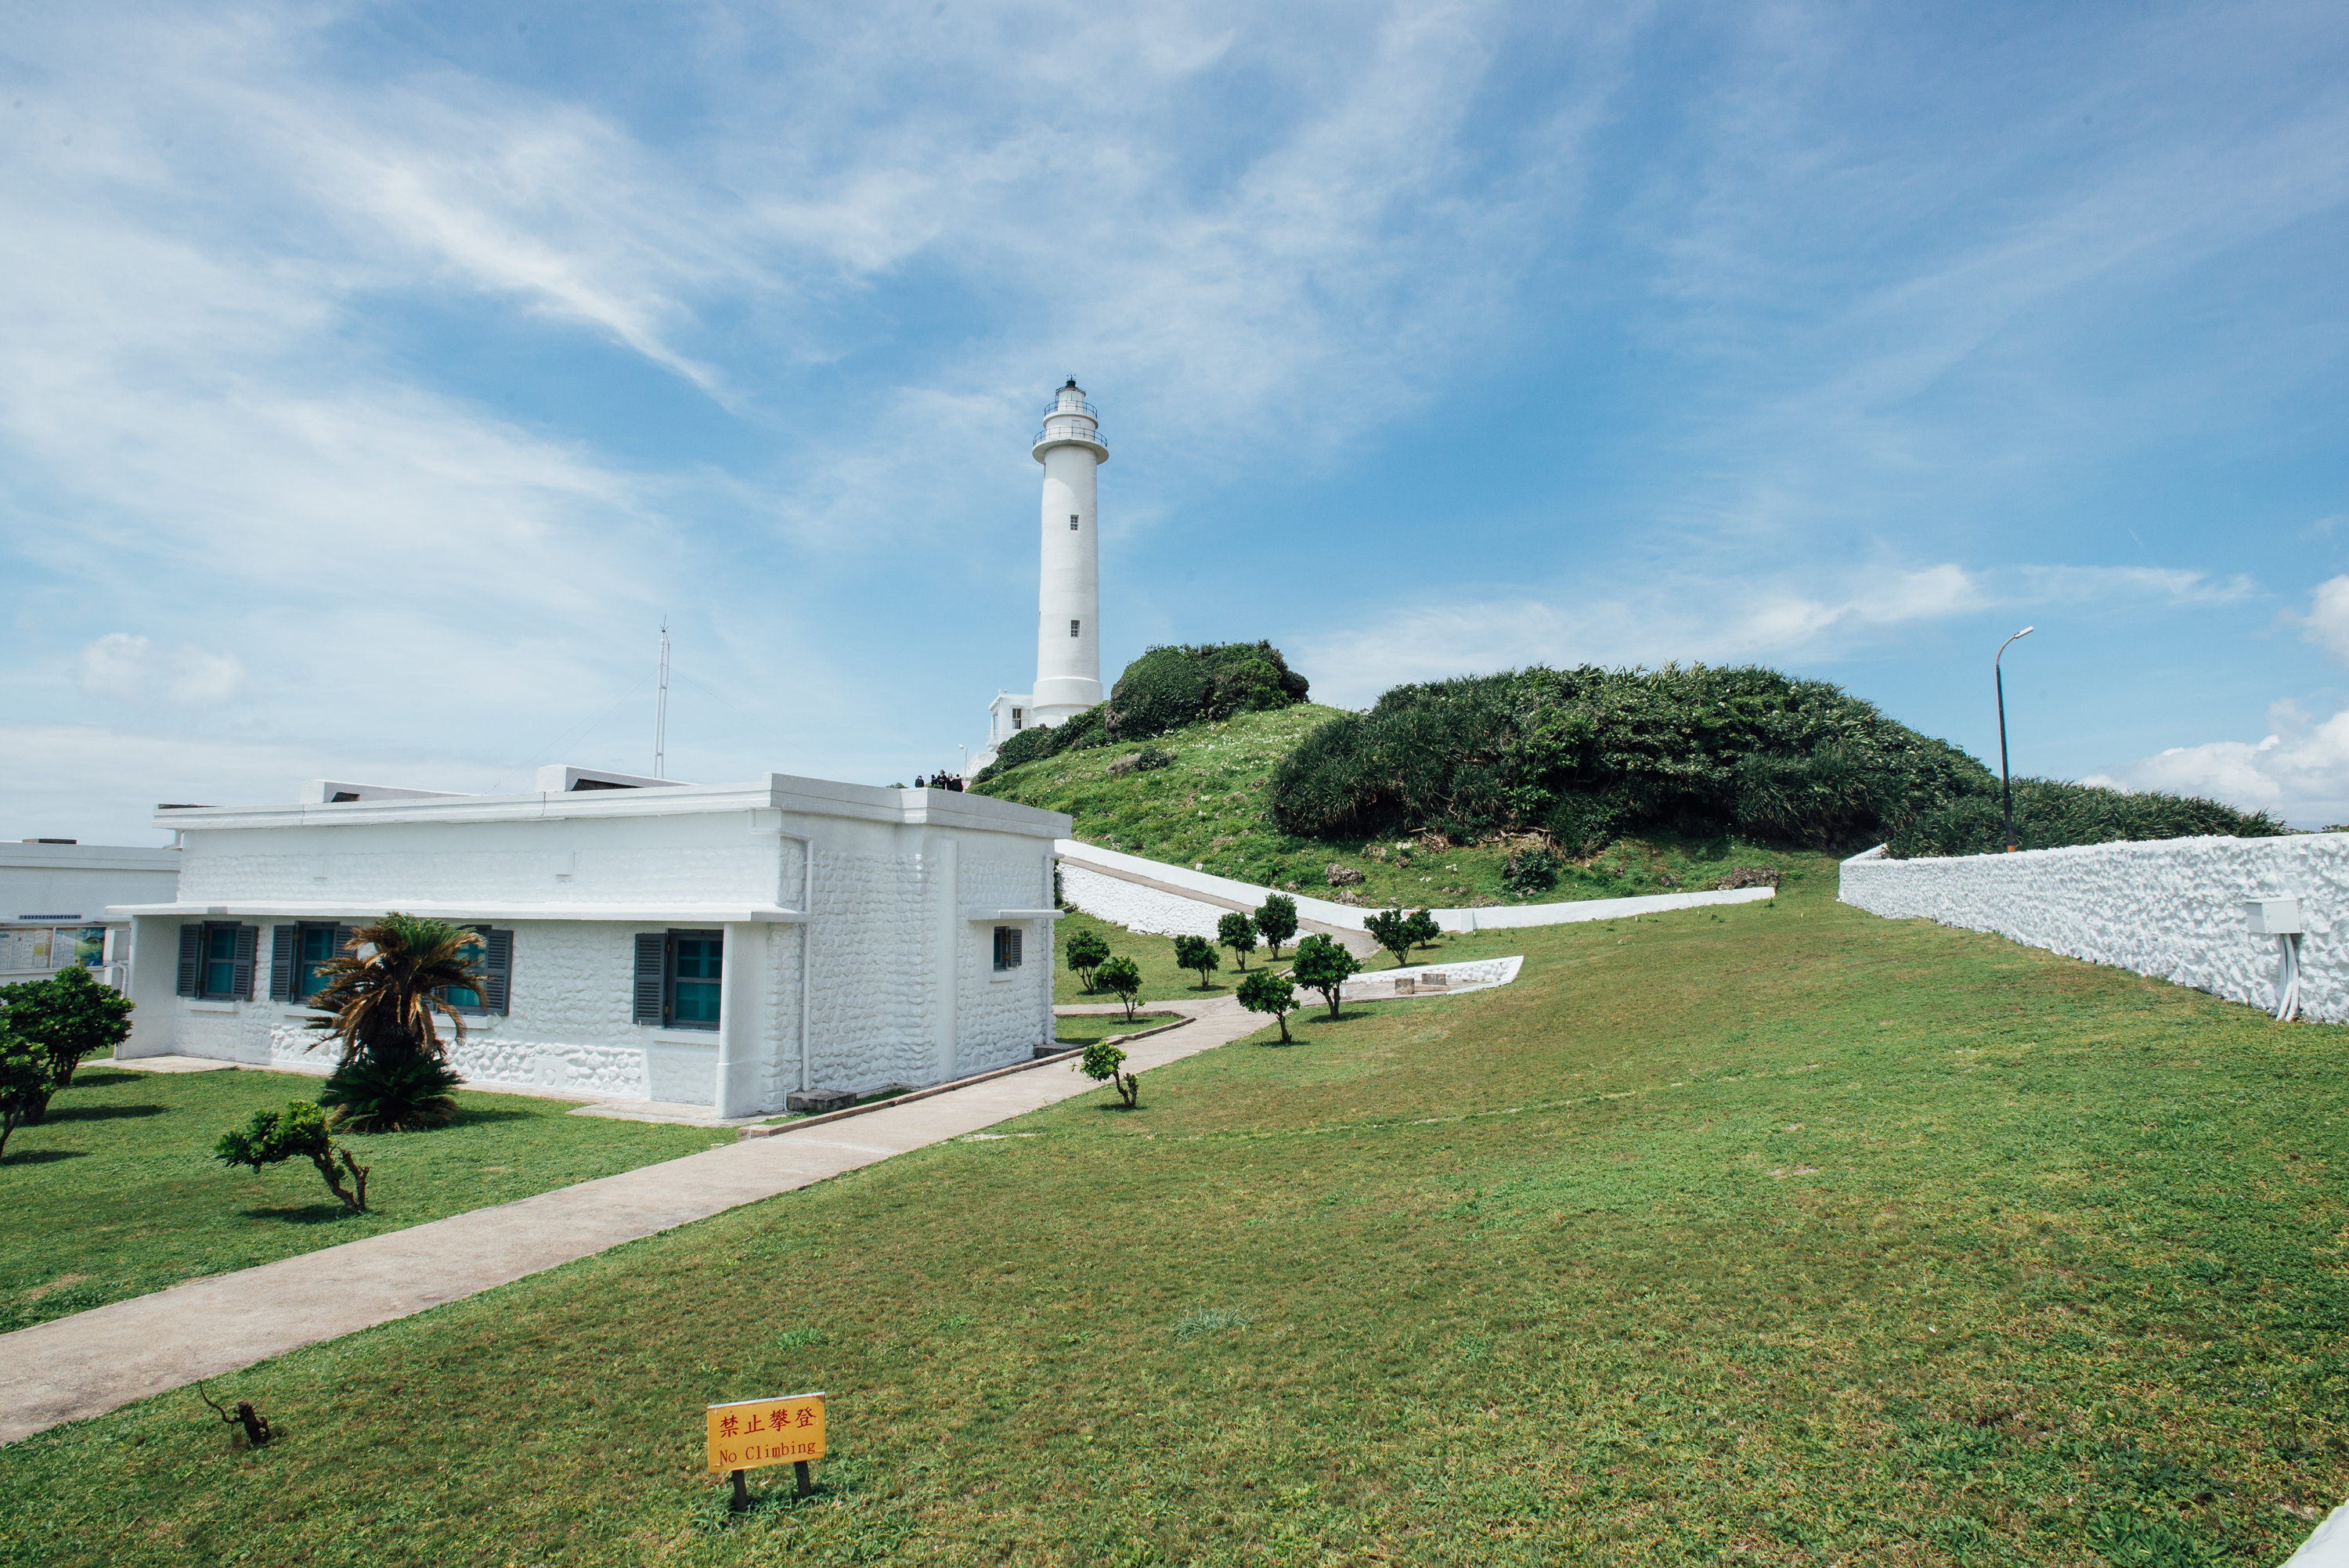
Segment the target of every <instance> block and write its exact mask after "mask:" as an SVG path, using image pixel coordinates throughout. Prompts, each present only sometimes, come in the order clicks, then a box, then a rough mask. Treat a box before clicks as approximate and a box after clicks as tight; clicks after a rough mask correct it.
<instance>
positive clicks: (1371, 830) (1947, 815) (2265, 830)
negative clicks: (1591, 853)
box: [1269, 665, 2284, 853]
mask: <svg viewBox="0 0 2349 1568" xmlns="http://www.w3.org/2000/svg"><path fill="white" fill-rule="evenodd" d="M2060 789H2063V790H2064V791H2069V792H2070V793H2068V794H2066V795H2064V797H2063V799H2062V800H2061V801H2060V802H2059V801H2058V800H2057V799H2056V798H2055V797H2054V795H2052V794H2051V795H2050V796H2048V797H2047V799H2046V801H2045V807H2046V809H2045V810H2043V812H2042V814H2041V815H2040V816H2039V817H2038V818H2036V819H2034V820H2035V822H2036V830H2035V831H2034V835H2033V842H2034V843H2037V844H2043V845H2044V844H2054V843H2072V842H2090V841H2097V840H2100V839H2110V838H2121V837H2147V838H2149V837H2159V836H2167V833H2168V831H2170V830H2175V829H2176V826H2177V824H2178V823H2181V822H2190V823H2192V824H2193V828H2192V830H2198V831H2203V832H2232V833H2235V834H2238V835H2240V836H2244V837H2252V836H2261V835H2266V834H2273V833H2278V832H2282V831H2283V830H2284V829H2283V826H2282V823H2280V822H2277V821H2275V820H2273V819H2271V818H2270V817H2268V816H2266V815H2265V814H2264V813H2256V812H2254V813H2246V812H2240V811H2234V810H2230V809H2229V808H2226V807H2222V806H2218V805H2215V804H2213V803H2211V802H2208V801H2204V802H2188V801H2180V800H2178V799H2177V798H2176V797H2174V796H2157V795H2125V794H2122V793H2120V792H2119V791H2116V790H2109V789H2091V788H2089V787H2087V786H2084V785H2065V786H2061V787H2060ZM1269 793H1270V805H1271V810H1272V815H1273V818H1274V820H1275V821H1276V822H1278V824H1279V826H1280V827H1282V828H1283V829H1285V830H1288V831H1289V832H1292V833H1297V834H1299V835H1301V836H1306V837H1312V838H1323V839H1332V838H1350V837H1368V836H1370V835H1371V834H1383V833H1389V832H1397V831H1403V830H1423V829H1433V830H1438V831H1441V832H1444V833H1448V834H1452V835H1454V836H1455V837H1460V838H1470V839H1473V838H1479V837H1483V836H1485V835H1487V834H1490V833H1493V832H1496V831H1502V830H1546V831H1547V832H1548V833H1549V834H1550V835H1551V836H1552V837H1553V839H1554V840H1555V841H1556V842H1557V844H1558V845H1559V846H1560V847H1561V848H1562V849H1564V850H1566V851H1568V852H1569V853H1581V852H1584V851H1588V850H1590V849H1592V848H1595V847H1597V846H1599V845H1601V844H1604V843H1606V842H1608V841H1610V840H1612V839H1614V838H1616V837H1618V836H1619V835H1621V834H1623V833H1627V832H1632V831H1637V830H1645V829H1658V828H1661V829H1676V830H1682V831H1688V832H1700V833H1719V832H1731V831H1733V832H1737V833H1742V834H1744V835H1746V836H1748V837H1752V838H1759V839H1769V840H1775V841H1795V842H1801V843H1806V844H1810V845H1813V846H1815V847H1817V848H1822V849H1828V848H1837V847H1857V846H1859V845H1863V844H1866V843H1872V842H1875V841H1878V840H1890V841H1892V842H1893V843H1894V844H1895V846H1896V847H1895V851H1894V852H1896V853H1908V852H1928V853H1930V852H1947V851H1939V850H1934V849H1930V848H1919V847H1918V846H1925V845H1937V844H1952V845H1954V844H1961V843H1969V842H1973V841H1975V840H1976V839H1977V838H1978V836H1979V835H1978V832H1977V828H1978V824H1979V820H1980V816H1979V814H1980V810H1981V807H1980V805H1979V802H1982V801H1983V800H1985V799H1986V800H1988V802H1989V803H1990V809H1991V810H1992V814H1993V816H1995V813H1996V806H1997V793H1998V779H1997V776H1996V775H1995V774H1993V773H1992V772H1991V770H1990V769H1987V768H1985V767H1983V766H1982V764H1981V763H1980V762H1977V761H1976V760H1974V758H1971V757H1969V756H1967V755H1966V754H1965V753H1964V752H1962V751H1960V750H1959V749H1958V748H1955V747H1953V746H1951V745H1950V744H1949V743H1948V742H1946V741H1941V740H1935V739H1933V738H1930V737H1928V736H1923V735H1920V734H1918V733H1917V732H1916V731H1914V730H1912V729H1909V727H1906V726H1904V725H1900V724H1897V723H1895V722H1893V721H1892V720H1891V719H1889V718H1887V717H1884V716H1883V715H1882V714H1881V713H1879V712H1878V711H1877V709H1876V708H1875V707H1873V706H1872V705H1870V704H1868V703H1866V702H1863V701H1861V700H1860V699H1858V698H1857V697H1855V696H1850V695H1848V694H1847V693H1846V692H1844V691H1843V690H1842V689H1841V688H1839V687H1837V686H1830V685H1828V684H1826V682H1824V681H1806V680H1797V679H1795V678H1794V677H1793V676H1785V675H1781V674H1779V673H1778V672H1777V671H1775V670H1767V669H1761V668H1758V667H1754V666H1744V667H1739V668H1733V669H1714V668H1710V667H1708V666H1705V665H1692V666H1690V667H1687V668H1682V667H1681V666H1679V665H1670V666H1667V667H1666V668H1663V669H1661V670H1607V669H1601V668H1599V667H1598V666H1597V665H1584V666H1582V667H1580V668H1578V669H1573V670H1554V669H1547V668H1544V667H1541V666H1534V667H1531V668H1527V669H1524V670H1517V671H1513V672H1510V673H1508V674H1505V675H1496V676H1474V677H1467V678H1463V679H1459V680H1451V681H1437V682H1433V683H1430V684H1427V685H1423V686H1397V687H1396V688H1395V689H1393V690H1392V691H1390V692H1388V693H1387V694H1386V695H1385V696H1382V697H1381V698H1380V699H1379V701H1378V704H1377V706H1376V707H1373V708H1371V711H1370V712H1369V713H1367V714H1349V715H1347V716H1345V717H1340V718H1335V719H1332V720H1330V722H1329V723H1328V724H1325V725H1323V726H1322V727H1320V728H1319V729H1317V730H1316V731H1314V732H1313V733H1312V734H1311V735H1309V736H1308V737H1307V738H1306V739H1305V741H1304V743H1303V744H1301V745H1300V746H1299V747H1298V748H1297V749H1296V750H1294V751H1292V752H1291V753H1290V754H1289V755H1288V757H1287V758H1284V759H1283V760H1282V762H1281V764H1280V766H1279V767H1278V769H1276V770H1275V772H1274V774H1273V780H1272V786H1271V789H1270V792H1269ZM2021 798H2022V790H2021V787H2020V786H2018V791H2017V800H2018V817H2020V815H2021V806H2020V801H2021Z"/></svg>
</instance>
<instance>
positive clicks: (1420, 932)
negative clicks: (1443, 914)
mask: <svg viewBox="0 0 2349 1568" xmlns="http://www.w3.org/2000/svg"><path fill="white" fill-rule="evenodd" d="M1443 939H1444V927H1442V926H1441V925H1438V924H1437V923H1435V912H1434V911H1433V910H1432V909H1415V910H1413V911H1412V914H1411V941H1412V945H1413V946H1414V947H1433V946H1434V945H1435V944H1437V943H1438V942H1440V941H1442V940H1443Z"/></svg>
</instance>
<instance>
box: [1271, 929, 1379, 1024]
mask: <svg viewBox="0 0 2349 1568" xmlns="http://www.w3.org/2000/svg"><path fill="white" fill-rule="evenodd" d="M1361 968H1362V965H1361V963H1360V962H1359V961H1358V960H1357V959H1356V958H1355V957H1354V955H1353V954H1350V953H1349V952H1347V951H1346V950H1345V949H1344V948H1343V947H1340V945H1339V944H1337V942H1336V941H1334V940H1333V939H1331V938H1330V937H1327V936H1324V935H1322V934H1320V933H1319V932H1318V931H1317V932H1315V933H1314V934H1312V935H1310V936H1309V937H1307V938H1306V939H1305V940H1304V941H1302V942H1300V943H1299V944H1297V962H1296V963H1295V964H1292V965H1289V970H1288V972H1289V975H1290V976H1291V977H1292V978H1294V979H1295V980H1296V982H1297V983H1298V984H1299V985H1302V986H1304V987H1305V988H1306V989H1307V990H1309V991H1319V992H1320V993H1321V996H1322V999H1323V1000H1324V1001H1326V1002H1328V1003H1329V1004H1330V1016H1331V1017H1333V1018H1334V1017H1336V1016H1338V995H1339V992H1340V989H1341V988H1342V987H1343V986H1344V985H1345V984H1346V982H1347V981H1348V980H1349V979H1350V978H1352V977H1353V976H1354V975H1358V974H1360V973H1361Z"/></svg>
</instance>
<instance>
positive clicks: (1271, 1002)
mask: <svg viewBox="0 0 2349 1568" xmlns="http://www.w3.org/2000/svg"><path fill="white" fill-rule="evenodd" d="M1239 995H1240V1006H1243V1007H1246V1008H1247V1010H1248V1011H1249V1012H1251V1013H1269V1014H1271V1015H1272V1016H1273V1017H1274V1019H1275V1020H1276V1021H1278V1023H1279V1025H1280V1043H1281V1044H1282V1045H1284V1046H1285V1045H1288V1044H1290V1043H1291V1042H1290V1040H1289V1038H1288V1015H1289V1014H1291V1013H1293V1012H1295V1011H1296V1010H1297V987H1296V986H1295V985H1291V984H1290V983H1289V979H1288V975H1275V974H1274V973H1273V972H1272V971H1271V970H1269V969H1259V970H1257V972H1256V973H1255V974H1253V975H1249V976H1248V977H1247V979H1245V980H1243V981H1241V982H1240V992H1239Z"/></svg>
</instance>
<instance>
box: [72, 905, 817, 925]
mask: <svg viewBox="0 0 2349 1568" xmlns="http://www.w3.org/2000/svg"><path fill="white" fill-rule="evenodd" d="M384 913H386V911H385V907H384V906H383V905H382V904H379V903H378V904H357V903H349V902H348V901H341V902H325V903H302V902H299V901H297V900H291V899H281V900H275V901H272V902H268V903H252V902H239V901H237V900H235V899H229V900H226V901H224V902H221V903H117V904H109V905H107V908H106V918H107V919H109V920H129V919H131V918H133V917H134V916H146V915H157V916H164V917H169V916H172V915H177V916H180V917H181V918H182V919H198V920H201V919H212V920H232V919H243V918H248V917H250V918H256V919H276V920H378V919H380V918H382V916H383V915H384ZM399 913H402V914H419V915H428V916H430V917H431V918H433V919H436V920H459V921H480V922H481V923H484V924H490V923H496V922H498V921H512V920H611V921H625V922H626V923H629V924H632V925H759V924H764V925H802V924H804V923H806V922H807V916H806V915H805V914H803V913H801V912H799V911H798V910H795V909H780V908H776V907H774V906H771V905H761V904H740V903H642V904H634V903H626V904H623V903H409V902H405V901H403V902H402V903H400V904H399Z"/></svg>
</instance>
